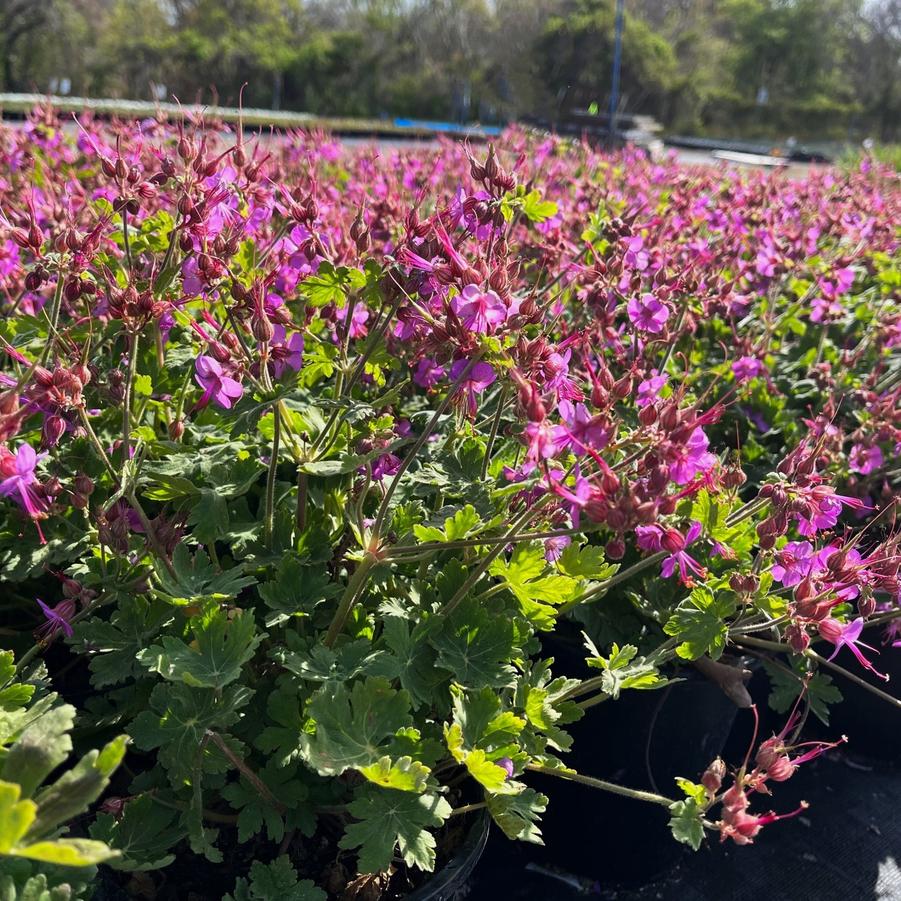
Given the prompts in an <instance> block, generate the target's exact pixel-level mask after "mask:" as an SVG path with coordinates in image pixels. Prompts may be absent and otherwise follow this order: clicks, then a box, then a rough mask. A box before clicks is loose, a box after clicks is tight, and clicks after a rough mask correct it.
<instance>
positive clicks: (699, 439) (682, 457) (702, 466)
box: [669, 426, 716, 485]
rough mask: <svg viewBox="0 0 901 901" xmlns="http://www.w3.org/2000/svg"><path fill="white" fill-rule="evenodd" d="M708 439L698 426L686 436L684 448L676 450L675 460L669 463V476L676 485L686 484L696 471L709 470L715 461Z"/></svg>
mask: <svg viewBox="0 0 901 901" xmlns="http://www.w3.org/2000/svg"><path fill="white" fill-rule="evenodd" d="M709 444H710V441H709V439H708V438H707V435H706V434H705V433H704V430H703V429H702V428H701V427H700V426H698V428H696V429H695V430H694V431H693V432H692V433H691V435H690V436H689V438H688V441H687V442H686V443H685V447H684V448H680V449H678V450H677V451H676V460H675V461H674V462H673V463H671V464H670V468H669V476H670V478H671V479H672V480H673V481H674V482H675V483H676V484H677V485H687V484H688V483H689V482H690V481H691V480H692V479H693V478H694V477H695V476H696V475H698V473H705V472H709V471H710V469H712V468H713V465H714V464H715V463H716V456H715V455H714V454H711V453H710V452H709V451H708V450H707V447H708V446H709Z"/></svg>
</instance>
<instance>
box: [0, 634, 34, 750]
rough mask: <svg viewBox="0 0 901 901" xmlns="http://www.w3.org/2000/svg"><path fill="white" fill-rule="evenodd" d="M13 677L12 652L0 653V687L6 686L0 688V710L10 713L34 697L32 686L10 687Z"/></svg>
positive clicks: (14, 671) (13, 659)
mask: <svg viewBox="0 0 901 901" xmlns="http://www.w3.org/2000/svg"><path fill="white" fill-rule="evenodd" d="M15 676H16V663H15V655H14V654H13V652H12V651H0V685H5V686H6V687H5V688H0V710H6V711H12V710H17V709H18V708H20V707H24V706H25V705H26V704H27V703H28V702H29V701H30V700H31V698H32V696H33V695H34V686H33V685H22V684H18V685H10V684H9V683H10V682H12V680H13V679H14V678H15ZM0 743H2V736H0Z"/></svg>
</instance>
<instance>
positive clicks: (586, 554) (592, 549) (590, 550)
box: [557, 544, 619, 581]
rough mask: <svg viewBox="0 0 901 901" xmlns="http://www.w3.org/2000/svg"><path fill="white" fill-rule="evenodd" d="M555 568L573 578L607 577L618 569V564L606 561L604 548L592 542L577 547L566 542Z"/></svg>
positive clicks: (598, 578) (600, 578)
mask: <svg viewBox="0 0 901 901" xmlns="http://www.w3.org/2000/svg"><path fill="white" fill-rule="evenodd" d="M557 568H558V569H559V570H560V572H562V573H563V574H564V575H566V576H572V578H574V579H597V580H601V581H603V580H604V579H609V578H610V577H611V576H612V575H614V574H615V573H616V571H617V570H618V569H619V564H616V563H608V562H607V561H606V559H605V558H604V549H603V548H602V547H597V546H595V545H593V544H586V545H584V546H583V547H578V546H577V545H575V544H568V545H567V546H566V547H565V548H564V549H563V553H562V554H561V555H560V559H559V560H558V561H557Z"/></svg>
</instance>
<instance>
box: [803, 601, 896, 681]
mask: <svg viewBox="0 0 901 901" xmlns="http://www.w3.org/2000/svg"><path fill="white" fill-rule="evenodd" d="M818 629H819V633H820V635H822V636H823V638H825V639H826V641H831V642H832V643H833V644H834V645H835V650H834V651H833V652H832V655H831V656H830V657H829V659H830V660H833V659H834V658H835V656H836V655H837V654H838V652H839V651H840V650H841V649H842V648H847V649H848V650H849V651H850V652H851V653H852V654H853V655H854V656H855V657H856V658H857V662H858V663H859V664H860V665H861V666H862V667H863V668H864V669H866V670H869V671H870V672H871V673H873V675H875V676H878V677H879V678H880V679H885V681H886V682H888V676H886V675H884V674H883V673H880V672H879V671H878V670H877V669H876V667H875V666H873V664H872V663H871V662H870V661H869V660H867V658H866V657H864V655H863V651H861V648H866V649H867V650H868V651H873V653H874V654H878V653H879V651H877V650H876V648H872V647H870V646H869V645H868V644H864V643H863V642H862V641H860V640H859V639H860V633H861V632H862V631H863V617H861V616H859V617H858V618H857V619H855V620H854V621H853V622H850V623H847V624H845V625H842V623H840V622H839V621H838V620H837V619H832V617H828V618H827V619H824V620H823V621H822V622H821V623H819V626H818Z"/></svg>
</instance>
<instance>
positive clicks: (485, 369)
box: [450, 360, 497, 416]
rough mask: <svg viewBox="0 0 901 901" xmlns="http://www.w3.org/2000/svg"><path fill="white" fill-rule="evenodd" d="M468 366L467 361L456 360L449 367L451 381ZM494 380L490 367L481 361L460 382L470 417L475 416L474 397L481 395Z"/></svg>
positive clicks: (494, 376) (454, 380)
mask: <svg viewBox="0 0 901 901" xmlns="http://www.w3.org/2000/svg"><path fill="white" fill-rule="evenodd" d="M468 365H469V360H457V362H456V363H454V365H453V366H451V371H450V379H451V381H452V382H456V381H457V379H458V378H460V375H461V374H462V373H463V370H464V369H466V367H467V366H468ZM496 378H497V376H496V375H495V374H494V370H493V369H492V368H491V366H490V365H489V364H488V363H485V362H483V361H482V360H480V361H479V362H478V363H476V364H475V366H473V367H472V369H470V370H469V375H468V376H466V378H465V379H464V380H463V381H462V382H461V384H460V388H461V390H463V391H464V392H466V409H467V411H468V412H469V415H470V416H475V415H476V408H477V403H476V395H477V394H481V393H482V392H483V391H484V390H485V389H486V388H487V387H488V386H489V385H490V384H491V383H492V382H493V381H494V380H495V379H496Z"/></svg>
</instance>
